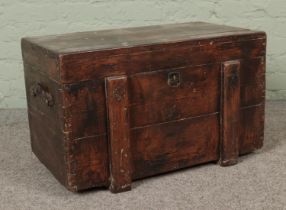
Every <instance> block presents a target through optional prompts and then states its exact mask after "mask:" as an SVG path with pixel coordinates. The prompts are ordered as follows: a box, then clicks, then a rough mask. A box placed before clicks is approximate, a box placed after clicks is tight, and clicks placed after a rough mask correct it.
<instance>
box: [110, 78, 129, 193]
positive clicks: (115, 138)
mask: <svg viewBox="0 0 286 210" xmlns="http://www.w3.org/2000/svg"><path fill="white" fill-rule="evenodd" d="M105 87H106V105H107V111H108V128H109V133H108V141H109V143H108V145H109V161H110V185H109V189H110V191H111V192H113V193H118V192H123V191H128V190H131V181H132V180H131V163H130V160H131V157H130V154H131V153H130V141H129V131H130V129H129V117H128V87H127V77H126V76H116V77H108V78H106V80H105Z"/></svg>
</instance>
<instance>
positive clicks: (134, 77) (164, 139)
mask: <svg viewBox="0 0 286 210" xmlns="http://www.w3.org/2000/svg"><path fill="white" fill-rule="evenodd" d="M265 49H266V34H265V33H264V32H257V31H251V30H247V29H241V28H234V27H228V26H221V25H214V24H208V23H202V22H195V23H183V24H169V25H160V26H150V27H139V28H127V29H117V30H104V31H97V32H82V33H71V34H65V35H55V36H43V37H33V38H24V39H22V54H23V60H24V69H25V81H26V92H27V100H28V113H29V125H30V130H31V145H32V150H33V152H34V153H35V154H36V156H37V157H38V158H39V159H40V161H41V162H42V163H43V164H45V166H46V167H47V168H48V169H49V170H50V171H51V172H52V173H53V175H54V176H55V177H56V178H57V179H58V180H59V181H60V182H61V183H62V184H63V185H65V186H66V187H67V188H68V189H69V190H71V191H80V190H84V189H88V188H92V187H100V186H106V187H109V188H110V190H111V191H112V192H120V191H125V190H129V189H130V188H131V181H132V180H136V179H141V178H144V177H148V176H152V175H156V174H160V173H165V172H169V171H173V170H177V169H181V168H185V167H190V166H193V165H197V164H202V163H206V162H218V163H219V164H220V165H222V166H228V165H233V164H235V163H237V158H238V156H239V155H242V154H246V153H249V152H252V151H254V150H255V149H258V148H261V147H262V144H263V129H264V102H265Z"/></svg>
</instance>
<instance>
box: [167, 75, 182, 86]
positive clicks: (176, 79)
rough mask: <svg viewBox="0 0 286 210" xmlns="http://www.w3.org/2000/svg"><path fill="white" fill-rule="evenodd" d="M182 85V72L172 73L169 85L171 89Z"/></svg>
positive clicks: (169, 77) (169, 76)
mask: <svg viewBox="0 0 286 210" xmlns="http://www.w3.org/2000/svg"><path fill="white" fill-rule="evenodd" d="M180 84H181V74H180V72H170V73H169V74H168V85H169V86H171V87H178V86H179V85H180Z"/></svg>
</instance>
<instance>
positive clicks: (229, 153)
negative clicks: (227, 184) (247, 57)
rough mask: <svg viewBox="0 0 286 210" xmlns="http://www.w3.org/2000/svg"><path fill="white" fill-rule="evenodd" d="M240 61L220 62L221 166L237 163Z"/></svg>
mask: <svg viewBox="0 0 286 210" xmlns="http://www.w3.org/2000/svg"><path fill="white" fill-rule="evenodd" d="M239 75H240V62H239V61H228V62H224V63H223V64H222V81H221V138H220V160H219V163H220V165H221V166H230V165H234V164H236V163H237V159H238V155H239V149H238V147H239V115H240V77H239Z"/></svg>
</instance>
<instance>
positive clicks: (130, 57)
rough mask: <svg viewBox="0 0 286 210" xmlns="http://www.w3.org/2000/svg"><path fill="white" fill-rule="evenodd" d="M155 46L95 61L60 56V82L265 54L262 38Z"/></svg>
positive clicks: (86, 55)
mask: <svg viewBox="0 0 286 210" xmlns="http://www.w3.org/2000/svg"><path fill="white" fill-rule="evenodd" d="M196 44H198V43H196ZM171 46H172V47H171ZM156 47H157V48H156V49H154V50H153V51H146V52H139V53H136V54H123V55H115V56H110V55H109V56H107V57H103V58H96V57H94V55H93V54H92V53H82V54H77V55H65V56H62V57H61V63H62V64H61V66H62V70H61V71H62V75H61V79H62V82H63V83H72V82H79V81H84V80H93V79H98V78H104V77H107V76H116V75H121V74H126V75H131V74H135V73H139V72H148V71H156V70H162V69H168V68H178V67H182V66H187V65H201V64H209V63H214V62H219V61H226V60H234V59H243V58H253V57H258V56H264V55H265V40H264V39H256V40H248V41H243V42H227V43H216V44H214V43H213V42H211V41H209V43H208V44H207V45H195V46H193V45H192V44H188V43H186V44H185V45H182V46H176V44H175V43H172V44H170V47H166V48H159V46H156ZM99 70H100V71H99Z"/></svg>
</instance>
